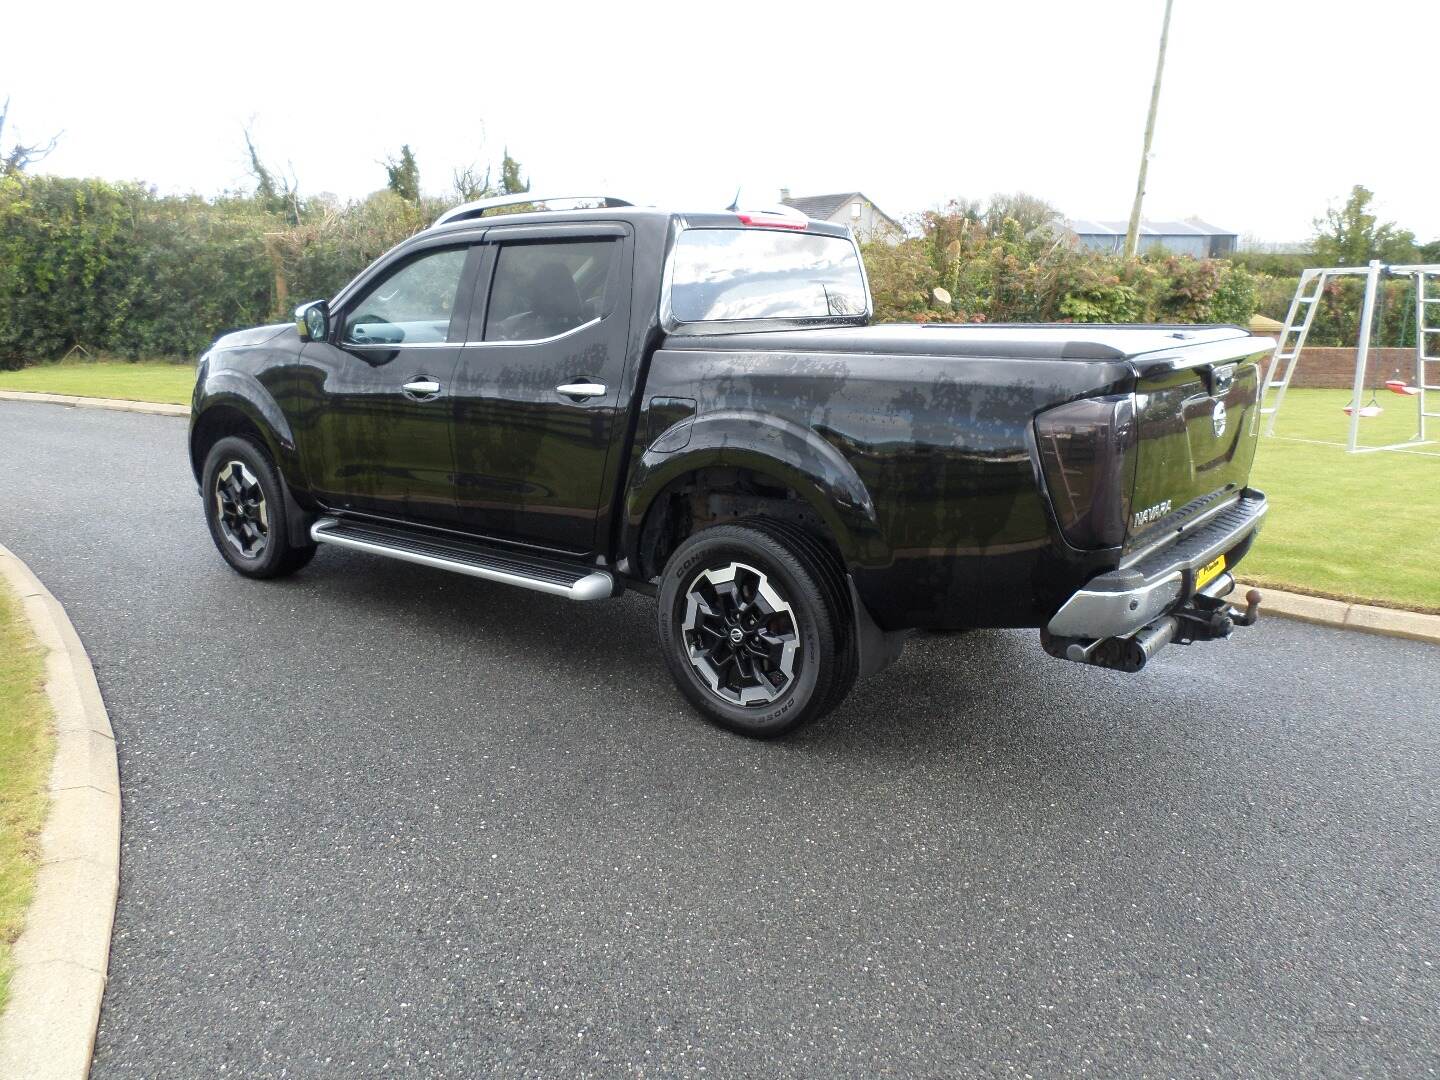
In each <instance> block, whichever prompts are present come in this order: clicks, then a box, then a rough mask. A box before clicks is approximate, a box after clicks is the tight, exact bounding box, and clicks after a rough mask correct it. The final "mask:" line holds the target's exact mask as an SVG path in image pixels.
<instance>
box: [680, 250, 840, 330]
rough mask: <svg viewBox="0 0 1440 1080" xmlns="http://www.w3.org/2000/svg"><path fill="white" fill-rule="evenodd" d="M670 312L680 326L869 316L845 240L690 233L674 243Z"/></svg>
mask: <svg viewBox="0 0 1440 1080" xmlns="http://www.w3.org/2000/svg"><path fill="white" fill-rule="evenodd" d="M673 266H674V269H673V271H672V276H671V280H670V310H671V311H672V312H673V313H674V315H675V318H677V319H679V320H680V321H681V322H708V321H718V320H729V319H813V318H825V317H826V316H833V315H863V314H865V309H866V306H867V304H866V296H865V277H864V275H863V274H862V273H861V271H860V260H859V258H858V257H857V256H856V254H855V245H854V244H852V243H851V242H850V241H849V240H847V239H845V238H844V237H839V236H816V235H814V234H811V233H795V232H780V231H773V230H768V229H687V230H686V231H685V232H682V233H681V234H680V238H679V240H677V241H676V243H675V254H674V256H673Z"/></svg>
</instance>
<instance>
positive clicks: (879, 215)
mask: <svg viewBox="0 0 1440 1080" xmlns="http://www.w3.org/2000/svg"><path fill="white" fill-rule="evenodd" d="M780 201H781V202H782V203H783V204H784V205H786V206H793V207H794V208H795V209H796V210H799V211H800V212H801V213H802V214H804V215H805V216H806V217H811V218H814V219H815V220H816V221H831V222H834V223H835V224H836V225H849V226H850V231H851V232H853V233H854V234H855V235H856V236H857V237H859V238H860V239H861V240H873V239H875V238H876V237H879V236H893V237H895V238H896V239H897V240H898V239H899V238H900V237H902V236H904V235H905V230H904V229H902V228H901V227H900V223H899V222H898V221H896V220H895V219H894V218H892V217H891V216H890V215H889V214H887V213H885V211H884V210H881V209H880V208H879V207H878V206H876V205H875V204H874V203H873V202H871V201H870V200H869V199H867V198H866V197H865V195H864V193H863V192H859V191H844V192H841V193H840V194H838V195H797V196H791V194H790V189H789V188H781V189H780Z"/></svg>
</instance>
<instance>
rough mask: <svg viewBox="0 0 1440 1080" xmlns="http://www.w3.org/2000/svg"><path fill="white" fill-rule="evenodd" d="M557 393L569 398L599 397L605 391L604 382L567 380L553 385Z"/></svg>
mask: <svg viewBox="0 0 1440 1080" xmlns="http://www.w3.org/2000/svg"><path fill="white" fill-rule="evenodd" d="M555 392H556V393H557V394H564V395H565V396H566V397H570V398H579V399H584V398H592V397H599V396H600V395H601V394H603V393H605V384H604V383H598V382H567V383H561V384H560V385H559V386H557V387H555Z"/></svg>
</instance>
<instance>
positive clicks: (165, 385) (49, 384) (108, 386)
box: [0, 360, 195, 405]
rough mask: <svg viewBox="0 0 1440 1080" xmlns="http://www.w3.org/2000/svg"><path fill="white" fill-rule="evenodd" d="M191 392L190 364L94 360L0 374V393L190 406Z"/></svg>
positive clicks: (191, 373)
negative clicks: (8, 392)
mask: <svg viewBox="0 0 1440 1080" xmlns="http://www.w3.org/2000/svg"><path fill="white" fill-rule="evenodd" d="M193 389H195V365H194V364H192V363H178V364H167V363H155V362H151V361H142V362H140V363H136V364H127V363H125V362H124V361H110V360H95V361H75V362H68V363H63V364H39V365H37V366H35V367H29V368H23V369H22V370H20V371H0V390H29V391H33V392H35V393H42V394H75V395H77V396H79V397H104V398H120V399H121V400H124V401H162V402H168V403H169V404H172V405H188V404H190V392H191V391H192V390H193Z"/></svg>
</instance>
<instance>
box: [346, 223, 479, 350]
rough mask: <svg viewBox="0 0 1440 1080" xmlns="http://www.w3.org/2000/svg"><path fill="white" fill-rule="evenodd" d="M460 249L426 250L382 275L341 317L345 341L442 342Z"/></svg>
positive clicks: (457, 285)
mask: <svg viewBox="0 0 1440 1080" xmlns="http://www.w3.org/2000/svg"><path fill="white" fill-rule="evenodd" d="M466 250H467V249H465V248H463V247H462V248H445V249H443V250H440V251H432V252H428V253H426V254H424V255H421V256H420V257H419V258H418V259H415V260H413V261H411V262H408V263H406V264H405V265H403V266H401V267H400V268H399V269H398V270H396V271H395V272H394V273H391V274H387V275H385V276H384V277H383V278H381V279H380V281H379V282H378V283H376V284H374V285H372V286H370V288H369V290H368V291H367V292H366V293H365V294H364V295H363V296H362V297H361V298H360V299H359V300H357V301H355V302H354V303H353V304H351V305H350V309H349V311H348V312H347V313H346V315H345V337H344V340H345V343H346V344H348V345H416V344H425V343H427V342H436V341H444V340H445V338H446V336H447V335H448V334H449V331H450V316H451V314H453V312H454V311H455V294H456V293H457V292H458V291H459V289H460V271H461V270H463V269H464V267H465V253H466Z"/></svg>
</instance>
